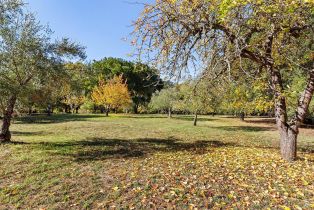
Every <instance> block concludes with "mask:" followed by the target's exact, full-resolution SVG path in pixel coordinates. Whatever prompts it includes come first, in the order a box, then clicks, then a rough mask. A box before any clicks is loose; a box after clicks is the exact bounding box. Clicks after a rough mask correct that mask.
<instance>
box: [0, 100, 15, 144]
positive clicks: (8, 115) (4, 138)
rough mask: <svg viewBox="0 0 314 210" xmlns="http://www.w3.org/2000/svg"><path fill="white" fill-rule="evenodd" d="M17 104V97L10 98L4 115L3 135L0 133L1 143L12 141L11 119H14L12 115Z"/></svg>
mask: <svg viewBox="0 0 314 210" xmlns="http://www.w3.org/2000/svg"><path fill="white" fill-rule="evenodd" d="M15 103H16V95H13V96H11V97H10V98H9V100H8V104H7V107H6V109H5V112H4V114H3V120H2V127H1V133H0V143H2V142H10V141H11V132H10V125H11V119H12V114H13V110H14V106H15Z"/></svg>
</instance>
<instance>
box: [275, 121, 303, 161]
mask: <svg viewBox="0 0 314 210" xmlns="http://www.w3.org/2000/svg"><path fill="white" fill-rule="evenodd" d="M279 129H280V151H281V156H282V158H283V159H285V160H287V161H294V160H295V159H296V157H297V138H298V133H299V131H298V128H297V126H292V127H290V126H288V127H286V128H282V127H280V128H279Z"/></svg>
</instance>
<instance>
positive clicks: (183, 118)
mask: <svg viewBox="0 0 314 210" xmlns="http://www.w3.org/2000/svg"><path fill="white" fill-rule="evenodd" d="M172 119H175V120H184V121H194V116H188V115H182V116H180V115H176V116H173V117H172ZM214 120H216V119H211V118H206V117H202V116H198V118H197V121H199V122H200V121H214Z"/></svg>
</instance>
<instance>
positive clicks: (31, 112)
mask: <svg viewBox="0 0 314 210" xmlns="http://www.w3.org/2000/svg"><path fill="white" fill-rule="evenodd" d="M32 114H33V109H32V106H29V108H28V115H32Z"/></svg>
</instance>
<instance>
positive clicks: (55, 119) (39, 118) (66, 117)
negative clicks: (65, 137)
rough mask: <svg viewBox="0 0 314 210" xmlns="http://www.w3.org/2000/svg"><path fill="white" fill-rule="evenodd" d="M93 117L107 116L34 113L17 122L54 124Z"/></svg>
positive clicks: (86, 119)
mask: <svg viewBox="0 0 314 210" xmlns="http://www.w3.org/2000/svg"><path fill="white" fill-rule="evenodd" d="M92 118H105V116H102V115H91V114H90V115H81V114H54V115H52V116H47V115H33V116H26V117H21V118H18V119H17V121H16V122H15V124H54V123H64V122H73V121H88V120H90V119H92Z"/></svg>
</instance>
